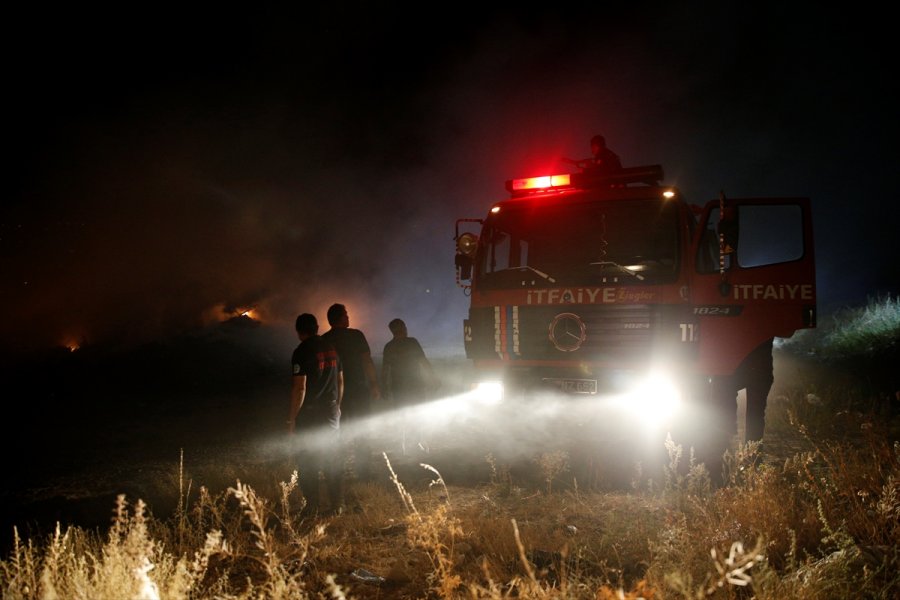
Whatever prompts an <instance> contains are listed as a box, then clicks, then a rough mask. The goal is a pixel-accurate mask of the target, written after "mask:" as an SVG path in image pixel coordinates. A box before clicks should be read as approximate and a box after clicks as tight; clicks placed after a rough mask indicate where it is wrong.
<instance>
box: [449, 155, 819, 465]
mask: <svg viewBox="0 0 900 600" xmlns="http://www.w3.org/2000/svg"><path fill="white" fill-rule="evenodd" d="M663 179H664V174H663V169H662V166H661V165H649V166H639V167H630V168H623V169H620V170H617V171H616V172H613V173H601V172H595V171H592V170H591V169H589V168H585V169H582V170H581V172H575V173H565V172H564V173H557V174H548V175H540V176H534V177H523V178H519V179H511V180H508V181H506V186H505V187H506V192H507V194H506V195H505V197H503V198H501V199H499V200H497V201H496V202H494V203H493V204H491V205H490V206H489V209H488V210H487V214H486V216H483V217H479V218H461V219H458V220H457V222H456V231H455V236H454V240H455V242H456V259H455V263H456V277H457V283H458V284H459V286H460V287H462V288H463V290H464V292H465V294H466V295H467V296H468V298H469V308H468V318H467V319H465V320H464V323H463V332H464V342H465V351H466V356H467V358H468V359H471V361H472V363H471V364H472V365H473V367H474V370H475V372H476V374H477V377H478V379H479V380H480V381H483V382H485V383H487V382H493V384H494V388H493V389H495V390H497V394H498V400H499V399H500V398H501V397H502V399H503V401H504V402H505V403H510V402H512V403H515V402H517V401H522V400H523V399H525V398H528V397H536V396H537V395H540V394H549V393H552V394H554V396H555V397H557V398H558V397H559V396H560V395H562V396H564V397H565V398H568V399H570V401H571V402H573V403H574V402H576V401H579V400H582V401H583V400H593V401H595V402H598V401H600V400H601V399H604V401H607V402H608V401H611V400H610V399H613V398H614V399H615V401H616V402H618V403H619V405H624V406H625V407H626V408H629V409H630V410H631V411H632V412H634V413H636V414H637V415H638V416H639V417H643V418H646V419H648V420H652V419H656V418H658V417H660V416H664V417H671V418H670V419H669V422H672V423H674V422H676V421H677V420H678V419H679V418H680V420H681V423H682V425H683V426H684V427H685V431H692V434H689V437H688V438H687V439H685V442H686V443H687V442H690V443H691V444H692V445H694V443H696V446H697V447H698V448H699V447H701V446H703V447H705V448H706V449H707V450H708V454H707V457H712V458H716V457H719V458H721V453H722V452H723V451H724V449H727V447H728V444H734V443H735V442H737V441H742V440H739V439H738V438H737V437H735V435H734V434H735V433H736V432H737V428H736V425H735V423H736V421H737V414H736V413H737V410H736V407H737V405H738V403H737V400H736V399H737V395H738V392H739V391H740V390H742V389H744V390H746V392H745V393H746V394H747V406H748V414H747V417H746V428H745V429H746V432H747V438H750V439H754V438H756V439H759V438H761V437H762V426H763V425H762V423H763V417H762V414H763V412H762V411H763V410H764V408H765V402H766V396H767V394H768V392H769V388H770V386H771V384H772V344H773V340H774V339H776V338H785V337H790V336H791V335H793V334H794V332H795V331H797V330H798V329H803V328H810V327H814V326H815V322H816V288H815V264H814V254H813V230H812V219H811V206H810V201H809V199H808V198H740V199H739V198H731V197H726V195H725V194H724V192H723V193H722V194H720V196H719V198H717V199H713V200H711V201H709V202H708V203H706V204H705V206H699V205H694V204H691V203H689V202H688V201H687V200H686V199H685V198H684V196H683V195H682V192H681V191H680V190H679V189H677V188H676V187H674V186H669V185H664V184H663V183H661V182H662V181H663ZM595 405H597V404H595ZM598 406H599V405H598ZM678 415H680V417H679V416H678ZM672 427H675V425H672ZM690 436H692V437H690ZM701 440H705V441H701ZM710 470H711V471H712V469H710Z"/></svg>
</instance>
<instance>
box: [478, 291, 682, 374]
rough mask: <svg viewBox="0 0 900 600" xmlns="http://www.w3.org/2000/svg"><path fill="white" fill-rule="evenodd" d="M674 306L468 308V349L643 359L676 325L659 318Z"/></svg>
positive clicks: (494, 354)
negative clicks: (668, 324) (469, 339)
mask: <svg viewBox="0 0 900 600" xmlns="http://www.w3.org/2000/svg"><path fill="white" fill-rule="evenodd" d="M674 308H675V307H671V306H665V305H637V306H636V305H629V306H585V305H574V306H566V305H560V306H552V307H547V306H538V307H533V306H497V307H489V308H479V309H473V310H472V311H471V312H470V318H469V326H470V328H471V334H470V335H471V341H470V342H469V345H468V349H469V355H470V357H471V358H509V359H510V360H512V361H516V360H556V361H558V360H574V361H592V362H593V361H601V362H606V361H612V362H621V361H633V360H640V359H645V358H647V357H648V356H649V353H650V352H651V351H653V350H654V349H655V348H656V347H657V346H658V344H659V343H660V342H663V341H667V339H668V338H671V336H672V335H673V334H674V332H675V331H677V327H676V328H673V327H671V326H666V323H667V322H670V319H666V318H664V314H665V313H667V312H671V310H672V309H674ZM679 308H680V307H679ZM676 322H677V321H676ZM551 325H553V326H554V335H551Z"/></svg>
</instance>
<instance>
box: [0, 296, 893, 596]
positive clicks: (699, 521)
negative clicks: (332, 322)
mask: <svg viewBox="0 0 900 600" xmlns="http://www.w3.org/2000/svg"><path fill="white" fill-rule="evenodd" d="M898 315H900V309H898V305H897V302H896V301H894V300H891V299H887V300H884V299H882V300H878V301H874V302H873V303H871V304H870V305H869V306H867V307H864V308H862V309H858V310H855V311H847V312H846V313H843V314H841V315H837V316H836V317H835V319H834V321H832V322H829V323H828V324H826V326H824V327H822V328H821V330H820V331H816V332H805V333H809V335H804V336H795V338H792V339H791V340H789V341H788V342H786V343H785V344H783V345H781V346H780V347H779V348H778V349H777V350H776V378H775V385H774V387H773V390H772V393H771V394H770V403H769V409H768V411H767V415H766V420H767V428H766V436H765V438H764V440H763V444H762V445H761V446H760V445H756V444H750V445H739V446H736V448H735V450H734V452H733V453H731V454H729V455H728V456H727V457H726V465H727V467H728V469H727V473H726V485H724V486H722V487H718V488H714V487H713V486H711V485H710V479H709V474H708V473H706V472H705V470H704V469H703V468H702V467H698V466H696V465H692V464H691V460H690V449H689V448H686V447H684V446H683V445H682V444H681V443H680V441H679V440H677V439H676V440H668V441H666V440H665V439H664V438H655V441H656V442H658V443H657V444H654V445H651V446H647V447H644V446H642V445H641V444H640V443H639V442H640V441H639V440H634V439H629V438H628V437H627V436H623V435H621V433H622V432H621V431H618V430H616V429H615V427H613V426H611V425H609V426H608V427H607V429H605V430H604V431H603V434H602V435H598V434H596V432H589V434H588V435H583V434H584V432H578V431H577V430H576V429H574V428H573V425H572V424H571V423H568V424H567V428H566V429H564V430H563V431H562V433H559V432H557V433H553V434H548V433H547V427H546V426H547V424H548V423H549V422H550V421H551V420H555V419H551V417H553V416H554V415H550V414H547V413H545V412H541V411H542V409H545V408H546V407H537V406H536V407H520V408H519V411H518V412H519V413H525V414H524V416H526V417H528V418H526V419H523V420H522V421H518V420H514V418H513V417H514V415H513V414H511V413H507V414H505V415H503V420H502V421H499V422H498V421H497V420H494V419H491V418H489V417H490V412H489V411H488V410H486V409H485V410H480V411H470V412H460V411H454V410H451V408H450V407H451V406H456V405H459V404H461V403H463V401H462V397H461V396H460V394H462V393H463V392H464V391H465V390H466V387H467V385H466V384H467V379H468V376H469V375H468V370H467V369H468V366H467V364H466V363H465V362H464V361H459V360H453V359H442V360H435V366H436V367H437V368H438V370H439V373H440V374H441V376H442V380H443V382H444V385H443V387H442V395H443V396H446V397H450V398H454V401H453V402H450V403H444V404H441V403H438V404H437V405H432V406H430V407H429V408H428V410H427V411H425V409H423V412H422V413H421V414H420V415H418V417H417V418H416V419H414V422H417V423H419V428H418V430H417V432H416V433H417V434H418V435H417V436H415V437H412V436H411V437H409V438H408V441H409V442H411V443H408V444H407V445H406V448H405V451H404V449H403V447H402V446H401V442H402V441H403V440H402V439H401V437H400V436H399V435H398V431H399V429H400V425H399V421H398V415H394V414H392V413H387V414H385V415H383V416H382V417H381V419H380V420H379V421H377V422H375V423H373V424H372V428H371V430H370V431H369V433H370V434H371V435H372V436H373V443H372V448H371V450H372V451H371V456H370V458H371V466H372V467H373V469H372V471H373V473H374V475H373V477H372V478H371V479H370V480H366V481H363V480H359V479H355V478H353V474H354V473H355V472H356V470H355V469H354V465H352V464H348V474H349V476H350V480H349V484H348V489H347V507H346V510H345V511H343V512H342V513H340V514H329V515H321V516H317V517H304V516H302V515H301V513H300V509H301V508H302V506H303V503H304V500H303V496H302V494H301V493H300V490H299V489H298V487H297V484H296V479H295V476H294V465H293V464H292V463H291V461H290V458H289V457H290V454H289V450H290V448H289V447H288V446H287V443H286V441H285V435H284V433H283V432H282V427H283V425H282V423H283V415H284V411H285V407H286V402H287V392H286V389H284V385H286V384H285V383H284V382H282V381H281V380H280V379H278V380H274V381H272V385H271V386H270V387H259V388H256V389H253V390H247V389H241V388H240V387H239V386H235V385H231V384H227V382H226V385H223V387H222V389H220V390H218V391H217V392H216V393H214V394H207V395H205V396H204V400H203V401H202V402H201V401H197V400H196V398H195V397H194V396H192V395H191V393H190V390H189V389H188V390H185V391H184V396H183V397H177V398H173V399H170V401H168V402H167V403H165V404H159V405H153V404H149V400H148V399H146V398H143V399H141V398H136V399H131V398H129V401H130V402H131V404H130V405H122V404H121V399H119V402H117V403H110V404H107V405H103V406H101V408H100V409H98V411H97V412H92V413H90V414H80V415H79V414H78V412H77V411H68V412H66V411H63V412H62V415H63V416H64V417H65V418H64V419H63V424H62V425H60V424H58V423H57V424H55V425H53V426H52V427H48V428H47V433H46V437H45V438H42V437H40V435H39V431H40V428H41V427H43V425H42V421H41V420H40V417H41V416H42V415H43V416H44V417H46V414H45V412H46V407H41V406H38V407H33V410H32V411H31V412H27V413H23V414H22V415H20V419H21V422H22V423H23V425H22V427H21V431H20V432H19V433H20V434H19V435H18V436H13V437H12V438H11V441H9V443H8V446H9V447H8V448H7V449H6V455H7V456H8V457H11V458H10V459H9V461H10V463H11V465H10V466H11V469H12V473H13V475H12V477H11V479H12V483H11V485H9V486H7V490H6V491H5V492H4V495H3V522H4V529H3V536H4V538H3V548H4V557H5V558H4V560H3V561H2V562H0V589H2V590H3V597H4V598H92V599H94V598H173V599H187V598H319V597H321V598H327V597H332V598H592V599H593V598H704V597H715V598H749V597H756V598H846V597H854V598H893V597H897V595H898V594H900V574H898V573H900V568H898V567H900V410H898V403H900V399H898V398H897V396H896V393H897V390H898V388H900V386H898V385H897V380H896V375H895V374H893V373H892V369H891V367H890V365H892V364H897V363H896V359H897V347H896V341H897V339H898V323H900V318H898ZM148 360H149V359H148ZM260 372H261V373H264V372H265V368H263V367H260ZM262 379H265V378H262ZM113 387H114V386H113ZM95 391H96V390H95ZM104 393H108V390H106V391H104ZM248 398H249V399H251V400H252V401H251V402H248ZM142 402H143V403H145V404H141V403H142ZM57 414H59V413H57ZM520 416H521V415H520ZM26 421H27V422H30V423H31V427H30V428H25V427H24V423H25V422H26ZM616 434H620V435H616ZM585 439H590V440H593V441H594V442H596V445H594V446H591V451H590V452H585V451H584V448H585V446H584V443H583V442H584V440H585ZM416 441H418V442H421V443H420V444H416V443H412V442H416ZM519 442H521V445H520V444H518V443H519ZM648 448H649V451H648ZM657 458H658V459H659V460H658V463H656V462H654V460H655V459H657ZM638 460H640V461H641V462H638ZM57 523H59V524H58V525H57Z"/></svg>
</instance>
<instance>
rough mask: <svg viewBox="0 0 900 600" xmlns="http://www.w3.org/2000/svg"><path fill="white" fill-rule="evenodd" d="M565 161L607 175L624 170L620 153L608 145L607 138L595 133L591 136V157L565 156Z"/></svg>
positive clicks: (588, 171)
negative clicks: (576, 157) (575, 157)
mask: <svg viewBox="0 0 900 600" xmlns="http://www.w3.org/2000/svg"><path fill="white" fill-rule="evenodd" d="M563 161H564V162H567V163H569V164H573V165H575V166H576V167H578V168H579V169H581V170H582V171H584V172H586V173H599V174H602V175H606V174H609V173H616V172H618V171H621V170H622V161H621V160H620V159H619V155H618V154H616V153H615V152H613V151H612V150H610V149H609V148H607V147H606V138H605V137H603V136H602V135H595V136H594V137H592V138H591V157H590V158H583V159H581V160H574V159H571V158H564V159H563Z"/></svg>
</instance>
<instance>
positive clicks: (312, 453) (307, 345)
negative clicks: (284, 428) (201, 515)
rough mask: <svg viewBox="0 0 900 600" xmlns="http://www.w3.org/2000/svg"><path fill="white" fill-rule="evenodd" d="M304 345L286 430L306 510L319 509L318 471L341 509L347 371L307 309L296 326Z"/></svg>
mask: <svg viewBox="0 0 900 600" xmlns="http://www.w3.org/2000/svg"><path fill="white" fill-rule="evenodd" d="M294 328H295V329H296V330H297V337H298V338H299V339H300V345H299V346H297V348H296V349H295V350H294V353H293V355H292V356H291V367H292V370H293V384H292V386H291V405H290V411H289V412H288V420H287V424H288V433H289V434H291V435H295V434H296V435H297V437H298V439H297V442H298V451H297V462H298V463H299V464H298V470H299V475H300V489H301V491H302V492H303V495H304V497H305V498H306V508H305V509H304V511H305V512H307V513H308V514H312V515H314V514H316V513H317V512H319V471H322V472H323V474H324V476H325V481H326V487H327V491H328V503H329V505H330V508H331V510H332V511H334V512H340V511H341V510H343V503H344V498H343V482H342V481H341V479H342V473H341V468H340V467H341V465H340V445H339V444H340V437H339V435H340V422H341V398H342V397H343V394H344V374H343V369H342V366H341V359H340V357H339V356H338V353H337V351H336V350H335V349H334V346H332V345H331V344H330V343H328V342H327V341H325V340H324V339H322V337H320V336H319V335H318V332H319V323H318V321H316V317H315V316H313V315H311V314H308V313H304V314H302V315H300V316H299V317H297V321H296V323H295V325H294Z"/></svg>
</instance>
